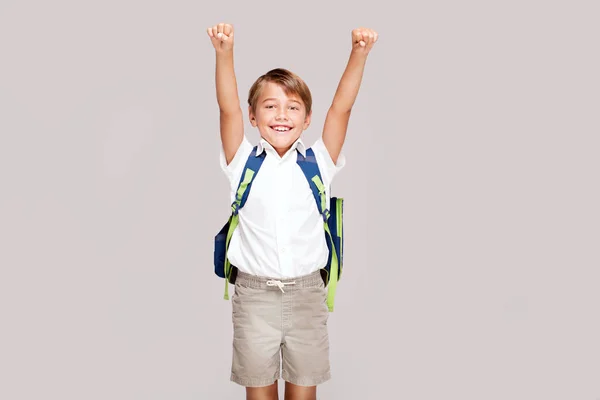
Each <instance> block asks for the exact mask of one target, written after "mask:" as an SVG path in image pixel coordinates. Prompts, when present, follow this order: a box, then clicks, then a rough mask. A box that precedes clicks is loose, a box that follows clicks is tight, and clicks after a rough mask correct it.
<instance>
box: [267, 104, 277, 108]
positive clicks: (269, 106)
mask: <svg viewBox="0 0 600 400" xmlns="http://www.w3.org/2000/svg"><path fill="white" fill-rule="evenodd" d="M271 107H275V106H274V105H268V106H267V107H266V108H271Z"/></svg>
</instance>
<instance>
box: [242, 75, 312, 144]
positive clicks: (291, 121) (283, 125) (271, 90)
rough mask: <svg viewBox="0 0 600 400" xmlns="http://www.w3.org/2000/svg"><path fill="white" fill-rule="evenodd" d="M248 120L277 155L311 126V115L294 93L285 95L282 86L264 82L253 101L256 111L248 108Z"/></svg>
mask: <svg viewBox="0 0 600 400" xmlns="http://www.w3.org/2000/svg"><path fill="white" fill-rule="evenodd" d="M249 114H250V122H251V123H252V126H253V127H258V130H259V132H260V136H261V137H263V138H264V139H265V140H266V141H267V142H269V143H270V144H271V146H273V147H274V148H275V150H277V152H278V153H279V155H280V156H282V155H283V154H285V152H286V151H287V150H289V148H290V147H291V146H292V144H294V142H295V141H296V140H297V139H298V138H299V137H300V135H301V134H302V132H303V131H304V130H305V129H306V128H308V126H309V125H310V117H311V116H310V115H306V107H305V106H304V103H303V102H302V100H301V99H300V97H299V96H297V95H290V96H289V97H288V96H287V95H286V94H285V91H284V90H283V88H282V87H281V86H279V85H278V84H276V83H273V82H266V83H265V85H264V86H263V88H262V93H261V94H260V97H259V98H258V101H257V103H256V113H255V114H253V113H252V110H251V109H250V107H249Z"/></svg>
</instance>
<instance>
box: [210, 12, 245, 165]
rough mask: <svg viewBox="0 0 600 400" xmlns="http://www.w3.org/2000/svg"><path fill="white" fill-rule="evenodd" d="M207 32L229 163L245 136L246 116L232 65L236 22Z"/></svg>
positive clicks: (224, 146)
mask: <svg viewBox="0 0 600 400" xmlns="http://www.w3.org/2000/svg"><path fill="white" fill-rule="evenodd" d="M207 33H208V36H209V37H210V40H211V42H212V44H213V46H214V48H215V54H216V71H215V83H216V87H217V102H218V103H219V111H220V125H221V143H222V144H223V151H224V153H225V159H226V160H227V164H229V163H230V162H231V160H232V159H233V156H235V153H236V152H237V150H238V148H239V147H240V143H242V140H243V139H244V117H243V114H242V108H241V107H240V99H239V97H238V90H237V81H236V79H235V71H234V68H233V26H232V25H230V24H225V23H220V24H218V25H215V26H213V27H212V28H208V29H207Z"/></svg>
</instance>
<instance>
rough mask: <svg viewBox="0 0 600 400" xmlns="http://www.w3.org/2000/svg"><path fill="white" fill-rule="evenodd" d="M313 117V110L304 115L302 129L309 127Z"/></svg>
mask: <svg viewBox="0 0 600 400" xmlns="http://www.w3.org/2000/svg"><path fill="white" fill-rule="evenodd" d="M311 119H312V110H310V112H309V113H308V115H307V116H306V117H304V128H303V129H302V130H304V131H305V130H306V129H307V128H308V126H309V125H310V121H311Z"/></svg>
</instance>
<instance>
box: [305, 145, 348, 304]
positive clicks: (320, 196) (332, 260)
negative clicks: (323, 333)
mask: <svg viewBox="0 0 600 400" xmlns="http://www.w3.org/2000/svg"><path fill="white" fill-rule="evenodd" d="M296 162H297V163H298V165H299V166H300V169H301V170H302V172H303V173H304V176H306V180H308V184H309V186H310V189H311V190H312V193H313V197H314V198H315V202H316V204H317V209H318V210H319V213H320V214H321V215H322V216H323V228H324V230H325V239H326V241H327V246H328V247H329V259H328V261H327V265H326V266H325V270H327V271H328V278H327V280H328V284H327V307H328V308H329V311H333V306H334V299H335V293H336V288H337V282H338V277H339V260H338V257H337V252H336V249H335V244H334V240H333V236H332V234H331V229H330V228H329V223H330V222H331V221H329V216H330V211H329V209H328V206H329V201H328V199H327V193H326V187H325V184H324V183H323V179H322V178H321V172H320V171H319V165H318V164H317V159H316V157H315V153H314V151H313V150H312V149H310V148H309V149H306V157H304V156H303V155H302V154H300V152H298V157H297V160H296Z"/></svg>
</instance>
